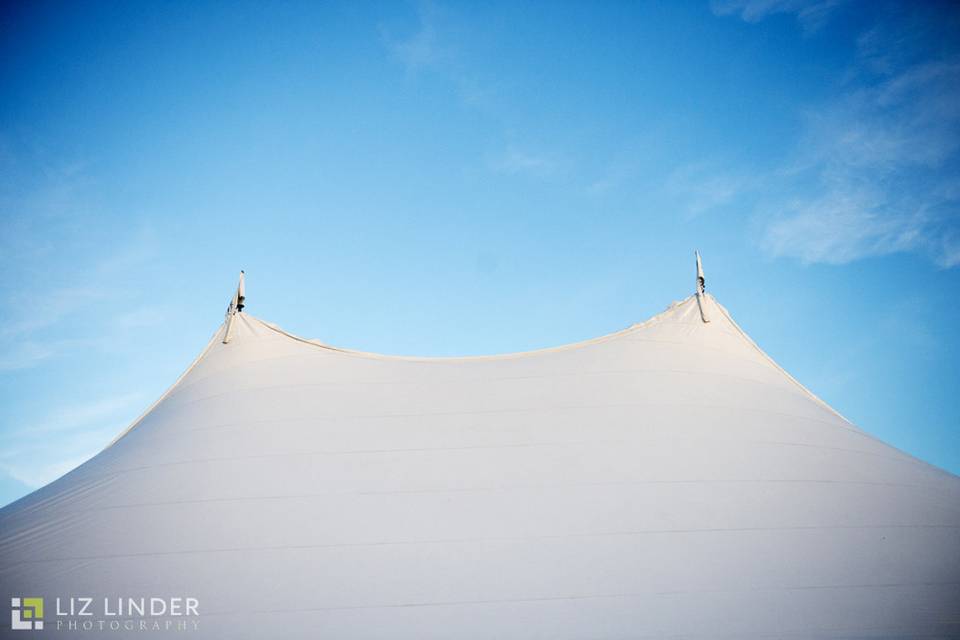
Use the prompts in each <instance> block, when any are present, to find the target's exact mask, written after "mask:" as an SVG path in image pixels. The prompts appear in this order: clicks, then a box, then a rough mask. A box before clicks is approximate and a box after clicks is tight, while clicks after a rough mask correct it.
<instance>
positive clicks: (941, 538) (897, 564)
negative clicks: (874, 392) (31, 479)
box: [0, 290, 960, 640]
mask: <svg viewBox="0 0 960 640" xmlns="http://www.w3.org/2000/svg"><path fill="white" fill-rule="evenodd" d="M242 303H243V299H242V292H241V295H240V296H238V297H235V299H234V302H233V303H232V304H231V311H230V313H229V315H228V322H227V323H225V325H224V326H222V327H221V328H220V330H218V332H217V333H216V335H215V336H214V337H213V338H212V339H211V341H210V343H209V344H208V345H207V347H206V348H205V349H204V350H203V352H202V353H201V355H200V356H199V357H198V358H197V360H196V361H195V362H194V363H193V365H191V367H190V368H189V370H188V371H187V372H186V373H185V374H184V375H183V376H182V377H181V378H180V379H179V380H178V381H177V382H176V383H175V384H174V386H173V387H172V388H171V389H170V390H169V391H168V392H167V393H166V394H165V395H164V396H163V397H162V398H161V399H160V400H159V401H158V402H157V403H156V404H155V405H154V406H152V407H151V408H150V409H149V410H148V411H147V413H146V414H144V416H143V417H142V418H141V419H139V420H138V421H137V422H136V423H135V424H134V425H133V426H132V427H131V428H130V429H128V430H127V431H126V432H125V433H124V434H122V435H121V436H120V437H118V439H117V440H116V441H115V442H114V443H113V444H111V446H109V447H108V448H107V449H106V450H104V451H103V452H102V453H100V454H99V455H97V456H96V457H94V458H93V459H91V460H89V461H88V462H86V463H85V464H83V465H81V466H80V467H79V468H77V469H75V470H74V471H72V472H71V473H68V474H67V475H66V476H64V477H62V478H60V479H59V480H57V481H56V482H53V483H51V484H50V485H48V486H46V487H44V488H43V489H40V490H39V491H37V492H35V493H33V494H31V495H30V496H28V497H26V498H24V499H22V500H20V501H18V502H16V503H14V504H12V505H10V506H8V507H6V508H5V509H3V510H2V511H0V587H2V589H0V590H2V591H3V596H4V597H5V598H6V600H7V601H8V602H9V601H11V599H12V598H21V597H33V596H40V597H44V598H45V599H46V602H47V605H46V611H45V625H46V627H45V629H46V630H50V629H52V628H53V625H54V624H55V623H57V621H58V617H56V616H55V614H54V611H53V610H52V608H53V606H54V605H53V604H52V602H53V598H54V597H64V598H67V597H72V596H93V597H96V598H102V597H104V596H109V597H112V598H116V597H124V598H128V597H132V598H139V597H152V596H158V597H163V598H171V597H174V596H178V597H179V596H184V597H194V598H196V599H197V600H198V601H199V618H198V621H199V625H200V628H199V631H197V632H196V633H197V635H196V637H203V638H224V639H227V638H229V639H234V638H269V637H283V638H331V639H338V640H340V639H349V638H417V639H420V638H437V639H444V640H448V639H453V638H456V639H457V640H464V639H468V638H483V639H488V638H498V639H505V638H545V639H551V640H554V639H564V638H578V639H579V638H665V637H676V638H912V637H925V638H927V637H960V478H957V477H956V476H954V475H951V474H949V473H946V472H944V471H942V470H939V469H937V468H935V467H932V466H930V465H928V464H926V463H924V462H922V461H920V460H917V459H915V458H913V457H911V456H909V455H907V454H905V453H903V452H901V451H898V450H897V449H894V448H893V447H890V446H888V445H886V444H884V443H883V442H880V441H878V440H877V439H876V438H874V437H872V436H870V435H869V434H868V433H865V432H864V431H861V430H860V429H858V428H857V427H855V426H854V425H852V424H850V423H849V422H848V421H847V420H845V419H844V418H843V417H841V416H840V415H838V414H837V413H836V412H835V411H833V410H832V409H831V408H830V407H828V406H827V405H826V404H824V403H823V402H822V401H820V400H819V399H817V398H816V397H815V396H813V395H812V394H811V393H810V392H809V391H807V390H806V389H805V388H803V387H802V386H801V385H800V384H799V383H798V382H796V381H795V380H794V379H793V378H791V377H790V376H789V375H788V374H787V373H785V372H784V371H783V370H782V369H781V368H780V367H779V366H777V364H776V363H774V362H773V361H772V360H771V359H770V358H769V357H768V356H767V355H766V354H764V353H763V352H762V351H761V350H760V349H759V348H758V347H757V346H756V345H755V344H754V343H753V342H752V341H751V340H750V338H749V337H747V336H746V335H745V334H744V332H743V331H742V330H741V329H740V328H739V327H738V326H737V324H736V323H735V322H734V321H733V320H732V319H731V317H730V315H729V314H728V313H727V311H726V310H725V309H724V308H723V307H722V306H720V304H718V303H717V301H716V300H715V299H714V298H713V297H712V296H710V295H708V294H705V293H702V292H701V291H700V290H698V295H695V296H691V297H690V298H687V299H686V300H684V301H682V302H679V303H675V304H674V305H672V306H671V307H670V308H668V309H667V310H666V311H664V312H663V313H661V314H660V315H658V316H656V317H654V318H651V319H650V320H648V321H646V322H643V323H641V324H637V325H634V326H632V327H630V328H628V329H626V330H624V331H621V332H619V333H615V334H611V335H607V336H604V337H601V338H597V339H593V340H588V341H585V342H581V343H578V344H571V345H567V346H563V347H558V348H554V349H545V350H541V351H534V352H529V353H518V354H510V355H501V356H490V357H474V358H407V357H392V356H383V355H376V354H371V353H361V352H356V351H349V350H345V349H338V348H334V347H331V346H328V345H325V344H321V343H319V342H315V341H311V340H305V339H302V338H298V337H296V336H293V335H291V334H289V333H287V332H285V331H283V330H282V329H280V328H278V327H276V326H274V325H272V324H269V323H267V322H264V321H262V320H259V319H257V318H255V317H252V316H250V315H247V314H246V313H238V310H237V307H238V304H239V305H242ZM228 325H229V327H228ZM228 328H229V339H227V335H226V333H227V330H228ZM9 629H10V622H9V620H4V621H3V626H0V632H3V633H6V632H7V631H8V630H9ZM46 630H45V631H44V633H46V632H47V631H46ZM61 633H65V634H69V630H61ZM78 633H79V634H80V635H84V632H83V631H78ZM124 636H130V637H142V632H141V631H139V630H137V631H125V630H123V629H121V630H120V631H117V632H113V633H112V634H111V636H110V637H124ZM14 637H26V636H21V635H15V636H14ZM85 637H92V636H91V635H90V633H86V634H85Z"/></svg>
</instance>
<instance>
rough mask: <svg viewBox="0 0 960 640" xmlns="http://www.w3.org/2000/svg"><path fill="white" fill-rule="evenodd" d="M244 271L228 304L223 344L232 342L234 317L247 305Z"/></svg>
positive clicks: (241, 272)
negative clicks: (231, 333)
mask: <svg viewBox="0 0 960 640" xmlns="http://www.w3.org/2000/svg"><path fill="white" fill-rule="evenodd" d="M243 280H244V272H243V270H241V271H240V282H239V283H238V284H237V290H236V291H235V292H234V294H233V297H232V298H231V299H230V304H229V305H227V314H226V324H227V327H226V329H225V330H224V332H223V344H227V343H229V342H230V330H231V329H233V319H234V317H235V316H236V315H237V314H238V313H240V312H241V311H243V307H244V306H246V305H245V304H244V301H245V300H246V295H245V291H244V282H243Z"/></svg>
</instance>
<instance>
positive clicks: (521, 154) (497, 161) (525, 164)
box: [488, 144, 561, 177]
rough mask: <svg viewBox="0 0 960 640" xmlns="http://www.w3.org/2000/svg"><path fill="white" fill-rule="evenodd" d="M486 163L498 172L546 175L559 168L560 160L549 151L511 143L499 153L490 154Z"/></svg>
mask: <svg viewBox="0 0 960 640" xmlns="http://www.w3.org/2000/svg"><path fill="white" fill-rule="evenodd" d="M488 165H489V166H490V168H491V169H492V170H494V171H497V172H500V173H506V174H510V175H531V176H536V177H546V176H549V175H552V174H553V173H555V172H556V171H557V170H558V169H559V168H560V166H561V160H560V158H559V157H558V156H556V155H554V154H551V153H547V152H543V151H534V150H531V149H527V148H523V147H520V146H517V145H513V144H511V145H508V146H507V148H506V149H505V150H504V151H502V152H501V153H499V154H496V155H494V156H491V157H490V158H489V161H488Z"/></svg>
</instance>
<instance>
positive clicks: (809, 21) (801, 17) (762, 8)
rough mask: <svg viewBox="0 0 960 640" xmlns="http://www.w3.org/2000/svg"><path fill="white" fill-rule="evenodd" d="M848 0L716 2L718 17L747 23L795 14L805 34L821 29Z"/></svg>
mask: <svg viewBox="0 0 960 640" xmlns="http://www.w3.org/2000/svg"><path fill="white" fill-rule="evenodd" d="M847 1H848V0H714V1H713V2H712V4H711V8H712V9H713V12H714V13H715V14H716V15H719V16H728V15H737V16H739V17H740V18H741V19H743V20H745V21H746V22H759V21H761V20H763V19H764V18H767V17H769V16H772V15H775V14H794V15H796V17H797V20H798V21H799V22H800V25H801V26H802V27H803V30H804V32H806V33H808V34H809V33H813V32H815V31H817V30H818V29H820V28H821V27H822V26H823V25H824V24H825V23H826V21H827V20H828V19H829V17H830V15H831V14H832V13H833V11H834V10H835V9H836V8H837V7H838V6H840V5H842V4H844V3H846V2H847Z"/></svg>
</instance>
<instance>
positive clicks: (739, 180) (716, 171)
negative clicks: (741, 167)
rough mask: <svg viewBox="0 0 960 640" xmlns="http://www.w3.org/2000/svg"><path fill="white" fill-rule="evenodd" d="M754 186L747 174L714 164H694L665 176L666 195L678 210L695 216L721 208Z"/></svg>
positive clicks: (752, 180)
mask: <svg viewBox="0 0 960 640" xmlns="http://www.w3.org/2000/svg"><path fill="white" fill-rule="evenodd" d="M754 186H755V184H754V178H752V177H750V175H749V174H748V173H746V172H734V171H731V170H724V169H720V168H718V167H717V166H716V165H715V164H706V163H697V164H692V165H686V166H683V167H679V168H678V169H675V170H674V171H673V172H671V173H670V175H669V176H668V177H667V181H666V185H665V188H666V192H667V195H668V196H670V197H671V198H672V199H673V200H675V201H677V202H678V203H679V210H680V211H681V212H683V213H684V214H686V215H688V216H696V215H700V214H702V213H706V212H709V211H712V210H715V209H717V208H719V207H722V206H723V205H725V204H728V203H730V202H732V201H734V200H735V199H736V197H737V196H739V195H740V194H741V193H743V192H744V191H746V190H748V189H751V188H753V187H754Z"/></svg>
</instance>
